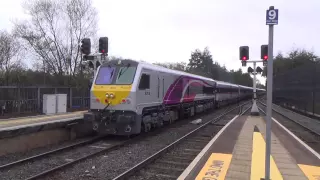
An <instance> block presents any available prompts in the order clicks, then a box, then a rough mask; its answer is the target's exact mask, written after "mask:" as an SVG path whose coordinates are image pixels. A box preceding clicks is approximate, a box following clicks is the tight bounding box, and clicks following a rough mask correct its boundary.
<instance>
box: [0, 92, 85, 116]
mask: <svg viewBox="0 0 320 180" xmlns="http://www.w3.org/2000/svg"><path fill="white" fill-rule="evenodd" d="M44 94H67V111H68V112H70V111H77V110H85V109H88V108H89V106H90V104H89V102H90V98H89V97H90V90H89V89H87V88H75V87H34V86H31V87H16V86H0V107H1V111H0V113H1V114H0V115H2V116H0V118H5V117H7V116H9V117H11V116H22V115H26V114H28V115H30V114H32V115H33V114H41V113H42V106H43V95H44Z"/></svg>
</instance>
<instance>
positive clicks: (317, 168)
mask: <svg viewBox="0 0 320 180" xmlns="http://www.w3.org/2000/svg"><path fill="white" fill-rule="evenodd" d="M265 135H266V124H265V120H264V117H262V116H239V117H237V118H235V119H233V120H232V121H230V122H229V123H228V124H227V125H226V126H225V127H223V129H221V130H220V132H219V133H218V134H217V135H216V136H215V137H214V138H213V139H212V140H211V141H210V142H209V143H208V144H207V146H206V147H205V148H204V149H203V150H202V151H201V152H200V153H199V154H198V156H197V157H196V158H195V159H194V160H193V161H192V162H191V163H190V164H189V166H188V167H187V168H186V169H185V171H184V172H183V173H182V174H181V175H180V177H179V178H178V179H181V180H182V179H185V180H189V179H190V180H191V179H192V180H194V179H196V180H200V179H201V180H220V179H221V180H222V179H236V180H249V179H251V180H261V179H264V178H265V147H266V143H265ZM270 179H271V180H282V179H285V180H286V179H289V180H302V179H314V180H320V155H319V154H318V153H317V152H315V151H313V150H312V149H311V148H310V147H309V146H308V145H306V144H305V143H303V142H302V141H301V140H300V139H299V138H298V137H296V136H295V135H294V134H293V133H291V132H290V131H289V130H288V129H286V128H285V127H284V126H282V125H281V124H280V123H279V122H278V121H277V120H276V119H273V121H272V133H271V157H270Z"/></svg>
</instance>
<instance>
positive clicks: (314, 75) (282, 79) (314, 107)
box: [273, 62, 320, 116]
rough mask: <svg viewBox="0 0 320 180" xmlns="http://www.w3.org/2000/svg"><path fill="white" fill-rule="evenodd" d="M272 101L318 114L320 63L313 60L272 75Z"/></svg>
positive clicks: (319, 104) (314, 114)
mask: <svg viewBox="0 0 320 180" xmlns="http://www.w3.org/2000/svg"><path fill="white" fill-rule="evenodd" d="M273 78H274V81H273V82H274V87H273V102H274V103H276V104H279V105H282V106H286V107H289V108H291V109H295V110H297V111H300V112H303V113H305V114H309V115H313V116H318V115H319V114H320V64H319V62H314V63H310V64H306V65H303V66H300V67H297V68H294V69H291V70H288V71H286V72H282V73H278V74H276V75H275V76H274V77H273Z"/></svg>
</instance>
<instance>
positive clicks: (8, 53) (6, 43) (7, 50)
mask: <svg viewBox="0 0 320 180" xmlns="http://www.w3.org/2000/svg"><path fill="white" fill-rule="evenodd" d="M21 53H22V49H21V47H20V43H19V41H18V39H17V38H16V37H15V36H13V35H12V34H10V33H8V32H7V31H0V76H2V78H3V79H4V80H5V84H6V85H8V84H9V76H10V72H11V71H12V70H18V69H19V70H21V69H22V67H23V65H22V64H21V59H20V58H21V55H22V54H21Z"/></svg>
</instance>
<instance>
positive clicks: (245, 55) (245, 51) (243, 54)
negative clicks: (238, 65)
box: [239, 46, 249, 61]
mask: <svg viewBox="0 0 320 180" xmlns="http://www.w3.org/2000/svg"><path fill="white" fill-rule="evenodd" d="M239 50H240V60H242V61H247V60H249V46H240V49H239Z"/></svg>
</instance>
